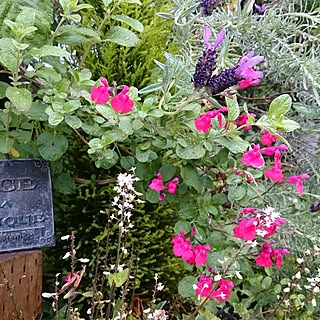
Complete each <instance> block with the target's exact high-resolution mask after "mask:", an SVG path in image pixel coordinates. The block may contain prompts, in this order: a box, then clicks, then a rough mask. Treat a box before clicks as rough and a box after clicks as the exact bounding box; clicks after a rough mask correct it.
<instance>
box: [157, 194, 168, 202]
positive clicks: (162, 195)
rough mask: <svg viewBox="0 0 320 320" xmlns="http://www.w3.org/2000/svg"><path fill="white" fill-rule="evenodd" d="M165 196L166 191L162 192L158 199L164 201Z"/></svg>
mask: <svg viewBox="0 0 320 320" xmlns="http://www.w3.org/2000/svg"><path fill="white" fill-rule="evenodd" d="M165 197H166V194H165V193H164V192H160V197H159V199H158V201H159V202H162V201H163V200H164V198H165Z"/></svg>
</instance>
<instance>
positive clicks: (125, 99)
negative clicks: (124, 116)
mask: <svg viewBox="0 0 320 320" xmlns="http://www.w3.org/2000/svg"><path fill="white" fill-rule="evenodd" d="M129 90H130V88H129V87H127V86H124V88H123V89H122V91H121V92H120V93H119V94H118V95H116V96H115V97H113V98H112V99H111V107H112V108H113V109H114V110H115V111H117V112H120V111H121V112H122V113H128V112H130V111H131V109H132V108H133V106H134V102H133V101H132V100H131V99H130V98H129V96H128V95H127V93H128V92H129Z"/></svg>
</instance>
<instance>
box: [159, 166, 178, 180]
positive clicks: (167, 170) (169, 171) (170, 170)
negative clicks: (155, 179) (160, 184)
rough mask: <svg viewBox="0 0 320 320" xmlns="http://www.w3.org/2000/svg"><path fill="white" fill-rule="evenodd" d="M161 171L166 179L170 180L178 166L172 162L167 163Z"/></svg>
mask: <svg viewBox="0 0 320 320" xmlns="http://www.w3.org/2000/svg"><path fill="white" fill-rule="evenodd" d="M159 172H160V173H161V175H162V179H163V180H164V181H169V180H170V179H172V178H173V177H174V175H175V173H176V166H174V165H173V164H171V163H166V164H164V165H163V166H162V167H161V168H160V169H159Z"/></svg>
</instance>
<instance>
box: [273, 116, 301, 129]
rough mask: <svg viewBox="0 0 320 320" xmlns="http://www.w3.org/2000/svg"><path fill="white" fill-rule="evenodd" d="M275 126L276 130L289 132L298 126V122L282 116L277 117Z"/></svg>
mask: <svg viewBox="0 0 320 320" xmlns="http://www.w3.org/2000/svg"><path fill="white" fill-rule="evenodd" d="M275 126H276V127H277V130H278V131H281V132H291V131H294V130H296V129H298V128H300V125H299V123H297V122H295V121H293V120H291V119H288V118H286V117H283V118H281V119H279V120H278V121H276V122H275Z"/></svg>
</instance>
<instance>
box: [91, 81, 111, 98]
mask: <svg viewBox="0 0 320 320" xmlns="http://www.w3.org/2000/svg"><path fill="white" fill-rule="evenodd" d="M101 82H102V84H103V85H102V86H98V87H93V88H92V89H91V100H92V101H94V102H95V103H97V104H105V103H107V102H108V100H109V97H110V95H109V91H108V89H109V85H108V81H107V79H105V78H101Z"/></svg>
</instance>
